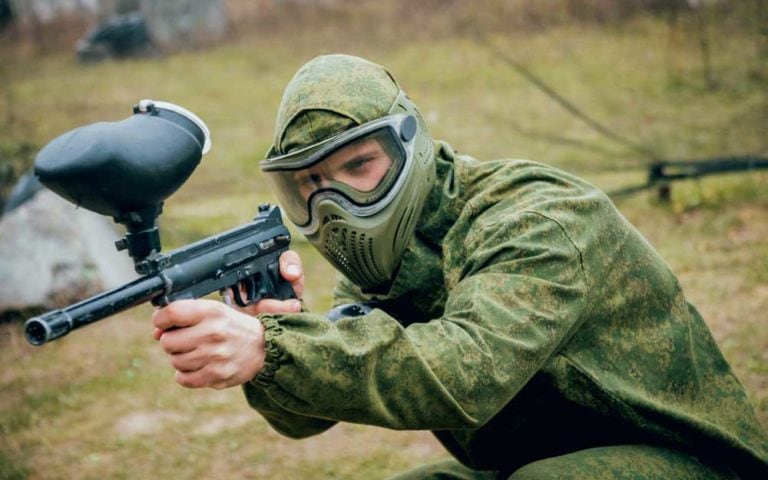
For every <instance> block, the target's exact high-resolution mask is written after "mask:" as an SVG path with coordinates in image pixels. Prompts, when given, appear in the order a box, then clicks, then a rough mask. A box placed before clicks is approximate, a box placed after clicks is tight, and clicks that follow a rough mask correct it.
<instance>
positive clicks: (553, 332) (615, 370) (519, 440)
mask: <svg viewBox="0 0 768 480" xmlns="http://www.w3.org/2000/svg"><path fill="white" fill-rule="evenodd" d="M317 88H318V92H317V93H316V94H317V95H321V94H322V93H321V92H322V89H323V85H322V83H321V84H319V85H317ZM436 155H437V168H438V181H437V183H436V185H435V187H434V188H433V190H432V191H431V192H430V195H429V197H428V200H427V205H426V206H425V209H424V213H423V215H422V218H421V219H420V222H419V225H418V226H417V229H416V235H415V237H414V238H413V240H412V241H411V243H410V244H409V247H408V249H407V251H406V253H405V256H404V257H403V261H402V265H401V267H400V271H399V272H398V275H397V276H396V278H395V279H394V281H393V284H392V287H391V289H390V291H389V292H388V293H387V294H386V295H370V294H364V293H363V292H362V291H361V290H360V289H359V288H357V287H356V286H355V285H353V284H352V283H351V282H350V281H348V280H346V279H344V278H341V279H340V281H339V282H338V284H337V286H336V291H335V295H336V303H337V304H341V303H355V302H361V301H370V300H375V301H378V302H379V305H381V307H382V308H377V309H375V310H373V311H372V312H371V313H370V314H367V315H364V316H360V317H355V318H345V319H342V320H339V321H337V322H335V323H331V322H329V321H328V320H326V318H325V316H324V315H320V314H312V313H300V314H284V315H280V314H273V315H261V316H260V319H261V321H262V322H263V323H264V325H265V327H266V349H267V356H266V364H265V367H264V369H263V370H262V371H261V372H260V373H259V374H258V375H257V376H256V378H254V379H253V380H252V381H251V382H249V383H246V384H245V385H244V386H243V388H244V391H245V395H246V398H247V400H248V402H249V404H250V405H251V406H252V407H253V408H255V409H257V410H258V411H259V412H260V413H261V414H262V415H263V416H264V417H265V418H266V419H267V421H268V422H269V423H270V424H271V425H272V426H273V427H274V428H275V429H276V430H277V431H279V432H281V433H283V434H285V435H288V436H291V437H296V438H300V437H305V436H309V435H313V434H316V433H319V432H322V431H324V430H325V429H327V428H329V427H330V426H332V425H333V424H334V423H335V422H338V421H344V422H353V423H362V424H368V425H377V426H381V427H386V428H392V429H410V430H431V431H433V432H434V434H435V435H436V437H437V438H438V439H439V440H440V441H441V443H442V444H443V445H444V446H445V447H446V448H447V450H448V451H449V452H450V453H451V454H452V455H453V456H454V457H455V458H456V459H457V460H458V461H460V462H461V464H463V465H464V466H465V467H468V469H467V468H464V467H462V468H464V470H465V473H466V472H467V471H469V472H472V471H475V472H477V474H478V476H477V477H471V476H469V477H468V476H464V477H462V476H456V477H455V478H484V477H483V476H482V475H484V474H481V473H480V471H487V470H491V471H494V472H495V473H494V474H493V475H497V476H499V477H500V478H504V477H506V476H507V475H510V474H512V473H513V472H518V473H516V474H515V476H513V477H512V478H547V475H546V472H550V473H551V474H552V475H551V476H550V477H549V478H556V477H557V475H559V474H561V473H563V472H568V471H569V470H573V471H574V472H575V471H576V467H575V465H577V464H578V465H581V467H580V468H581V469H580V470H579V471H592V472H594V475H593V476H592V477H591V478H733V474H731V473H729V469H732V470H733V471H734V472H737V473H738V474H740V475H742V476H743V477H744V478H768V438H767V436H766V432H765V431H764V430H763V429H762V427H761V426H760V424H759V422H758V420H757V418H756V416H755V414H754V412H753V410H752V407H751V406H750V404H749V402H748V400H747V398H746V395H745V392H744V389H743V387H742V386H741V385H740V383H739V381H738V380H737V379H736V377H735V376H734V375H733V373H732V371H731V369H730V367H729V365H728V364H727V363H726V361H725V360H724V359H723V357H722V355H721V353H720V351H719V350H718V348H717V346H716V344H715V342H714V340H713V338H712V335H711V334H710V332H709V330H708V328H707V326H706V324H705V323H704V321H703V320H702V318H701V316H700V315H699V313H698V312H697V311H696V309H695V308H694V307H693V306H692V305H690V304H689V303H688V302H687V301H686V299H685V297H684V295H683V292H682V290H681V288H680V285H679V283H678V281H677V280H676V278H675V276H674V275H673V274H672V272H671V271H670V270H669V268H668V267H667V266H666V264H665V263H664V261H663V260H662V259H661V258H660V257H659V256H658V254H657V253H656V252H655V251H654V249H653V248H652V247H651V246H650V245H649V244H648V243H647V242H646V240H645V239H643V237H642V236H641V235H640V234H639V233H638V232H637V231H636V230H635V229H634V228H633V227H632V226H631V225H630V224H629V223H628V222H627V221H626V220H625V219H624V217H623V216H622V215H621V214H620V213H619V212H618V211H617V210H616V208H615V207H614V205H613V204H612V203H611V201H610V200H609V199H608V198H607V197H606V196H605V195H604V194H603V193H602V192H600V191H599V190H598V189H596V188H594V187H593V186H591V185H589V184H588V183H586V182H584V181H582V180H580V179H578V178H575V177H573V176H571V175H569V174H567V173H565V172H562V171H560V170H557V169H554V168H551V167H548V166H545V165H542V164H538V163H534V162H528V161H522V160H517V161H516V160H500V161H489V162H479V161H477V160H475V159H473V158H471V157H468V156H460V155H457V154H456V153H455V152H454V151H453V149H452V148H451V147H450V146H449V145H448V144H446V143H443V142H436ZM308 281H312V279H308ZM607 446H615V448H614V449H610V448H609V449H605V448H601V447H607ZM662 451H664V452H672V453H671V454H665V453H659V452H662ZM632 452H634V453H632ZM700 460H701V461H703V462H705V463H706V464H705V463H701V461H700ZM692 462H693V463H695V464H696V465H698V466H697V467H696V468H693V467H692ZM709 462H717V465H715V464H714V463H712V464H709ZM456 465H458V464H456ZM532 472H534V473H532ZM558 472H559V473H558ZM633 472H634V473H633ZM670 472H673V474H670ZM701 472H709V473H708V474H702V473H701ZM535 473H536V474H538V475H539V477H536V476H535ZM542 475H543V477H542ZM443 478H445V477H443Z"/></svg>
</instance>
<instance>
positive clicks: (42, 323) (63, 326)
mask: <svg viewBox="0 0 768 480" xmlns="http://www.w3.org/2000/svg"><path fill="white" fill-rule="evenodd" d="M70 330H72V319H71V318H69V315H67V314H66V313H65V312H63V311H62V310H54V311H52V312H48V313H46V314H45V315H40V316H39V317H32V318H30V319H29V320H27V322H26V323H25V324H24V335H25V336H26V337H27V341H28V342H29V343H31V344H32V345H42V344H44V343H47V342H50V341H51V340H55V339H57V338H59V337H61V336H63V335H66V334H67V333H69V331H70Z"/></svg>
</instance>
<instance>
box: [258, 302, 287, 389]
mask: <svg viewBox="0 0 768 480" xmlns="http://www.w3.org/2000/svg"><path fill="white" fill-rule="evenodd" d="M259 320H261V323H262V325H264V352H265V355H264V366H263V367H262V368H261V370H260V371H259V373H257V374H256V376H255V377H253V379H252V380H251V381H250V383H251V385H253V386H256V387H262V388H266V387H268V386H269V385H270V384H271V383H272V380H273V379H274V377H275V373H276V372H277V369H278V368H280V357H282V355H283V352H282V350H280V347H278V345H277V343H275V339H276V338H277V337H278V336H280V335H282V333H283V331H284V330H283V327H282V326H280V324H279V323H278V322H277V319H276V318H274V317H273V316H271V315H260V316H259Z"/></svg>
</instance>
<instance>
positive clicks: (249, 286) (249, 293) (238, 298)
mask: <svg viewBox="0 0 768 480" xmlns="http://www.w3.org/2000/svg"><path fill="white" fill-rule="evenodd" d="M241 284H244V285H245V291H246V299H245V300H243V296H242V295H241V294H240V285H241ZM229 288H230V289H231V290H232V296H233V297H234V299H235V303H236V304H237V306H238V307H241V308H245V307H249V306H251V305H253V304H254V303H256V302H258V301H259V300H261V297H260V296H259V295H257V294H256V281H255V280H254V279H253V278H251V277H248V278H245V279H243V280H241V281H239V282H237V283H236V284H235V285H232V286H231V287H229Z"/></svg>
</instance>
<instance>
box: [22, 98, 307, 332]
mask: <svg viewBox="0 0 768 480" xmlns="http://www.w3.org/2000/svg"><path fill="white" fill-rule="evenodd" d="M210 144H211V142H210V133H209V131H208V128H207V127H206V126H205V124H204V123H203V122H202V120H200V119H199V118H198V117H197V116H195V115H194V114H193V113H191V112H189V111H187V110H185V109H183V108H181V107H179V106H178V105H174V104H170V103H166V102H153V101H151V100H142V101H141V102H139V104H138V105H137V106H136V107H134V115H133V116H132V117H129V118H128V119H126V120H122V121H120V122H111V123H108V122H101V123H95V124H91V125H87V126H85V127H81V128H78V129H75V130H73V131H70V132H68V133H65V134H64V135H61V136H60V137H58V138H56V139H54V140H53V141H51V142H50V143H49V144H48V145H46V146H45V147H44V148H43V149H42V150H41V151H40V153H39V154H38V156H37V158H36V159H35V174H36V175H37V177H38V178H39V179H40V181H41V183H42V184H43V185H45V186H46V187H48V188H49V189H51V190H53V191H54V192H56V193H57V194H59V195H61V196H62V197H64V198H66V199H67V200H70V201H71V202H73V203H75V204H76V205H78V206H81V207H83V208H86V209H88V210H92V211H94V212H97V213H100V214H102V215H108V216H112V217H113V218H114V220H115V221H116V222H117V223H121V224H123V225H125V227H126V230H127V232H126V236H125V238H123V239H121V240H119V241H118V242H117V243H116V247H117V249H118V250H127V251H128V254H129V255H130V256H131V257H132V259H133V261H134V266H135V269H136V272H137V273H139V274H140V275H142V277H141V278H139V279H137V280H134V281H133V282H130V283H128V284H126V285H124V286H121V287H118V288H116V289H113V290H109V291H107V292H104V293H101V294H98V295H96V296H93V297H91V298H88V299H86V300H83V301H81V302H79V303H76V304H74V305H71V306H69V307H66V308H63V309H58V310H53V311H51V312H48V313H45V314H43V315H40V316H38V317H33V318H30V319H29V320H27V322H26V324H25V326H24V329H25V335H26V338H27V340H28V341H29V343H31V344H33V345H42V344H44V343H46V342H49V341H52V340H55V339H57V338H59V337H61V336H63V335H65V334H67V333H68V332H70V331H72V330H74V329H76V328H79V327H82V326H84V325H88V324H90V323H93V322H95V321H98V320H101V319H103V318H106V317H108V316H110V315H113V314H115V313H118V312H120V311H123V310H126V309H128V308H131V307H133V306H136V305H139V304H142V303H146V302H151V303H152V304H153V305H156V306H163V305H166V304H168V303H170V302H172V301H174V300H180V299H190V298H200V297H203V296H205V295H208V294H210V293H213V292H216V291H219V292H222V293H223V292H224V291H226V290H227V289H230V290H231V291H232V296H233V298H234V300H235V302H236V303H237V304H238V305H239V306H247V305H251V304H253V303H256V302H258V301H259V300H261V299H262V298H279V299H286V298H291V297H294V292H293V290H292V288H291V285H290V283H288V282H287V281H285V280H284V279H283V278H282V276H281V275H280V271H279V262H278V260H279V257H280V254H281V253H282V252H284V251H286V250H287V249H288V247H289V244H290V240H291V238H290V234H289V232H288V229H287V228H286V227H285V225H284V224H283V222H282V217H281V215H280V209H279V208H278V207H276V206H271V205H268V204H263V205H261V206H259V211H258V214H257V216H256V217H255V218H254V220H253V221H252V222H250V223H247V224H245V225H242V226H240V227H237V228H234V229H232V230H229V231H227V232H223V233H219V234H216V235H213V236H211V237H209V238H206V239H203V240H200V241H198V242H195V243H193V244H191V245H188V246H185V247H182V248H179V249H177V250H174V251H172V252H170V253H169V254H167V255H163V254H161V253H160V249H161V246H160V234H159V230H158V228H157V222H156V220H157V217H158V216H159V215H160V213H161V212H162V205H163V202H164V200H165V199H166V198H167V197H168V196H170V195H171V194H172V193H173V192H175V191H176V190H177V189H178V188H179V187H180V186H181V185H182V184H183V183H184V182H185V181H186V180H187V178H188V177H189V176H190V175H191V173H192V171H193V170H194V169H195V167H196V166H197V164H198V163H199V161H200V158H201V157H202V155H203V154H205V153H206V152H207V151H208V149H209V148H210Z"/></svg>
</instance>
